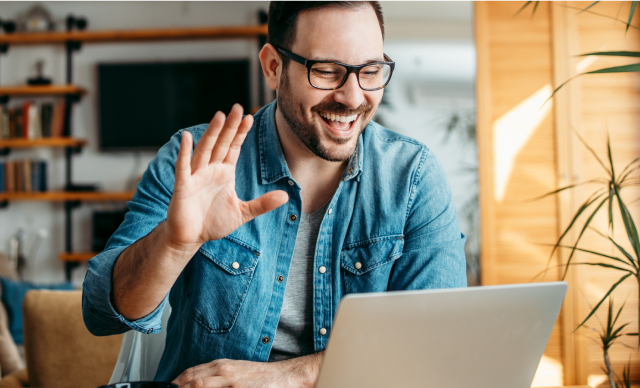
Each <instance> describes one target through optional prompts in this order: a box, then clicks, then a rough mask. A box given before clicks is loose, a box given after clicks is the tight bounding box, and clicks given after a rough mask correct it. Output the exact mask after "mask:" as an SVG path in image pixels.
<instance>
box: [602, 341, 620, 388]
mask: <svg viewBox="0 0 640 388" xmlns="http://www.w3.org/2000/svg"><path fill="white" fill-rule="evenodd" d="M604 365H605V366H606V367H607V375H608V376H609V385H610V386H611V388H617V386H616V381H615V379H614V378H613V369H611V362H610V361H609V351H608V350H607V349H604Z"/></svg>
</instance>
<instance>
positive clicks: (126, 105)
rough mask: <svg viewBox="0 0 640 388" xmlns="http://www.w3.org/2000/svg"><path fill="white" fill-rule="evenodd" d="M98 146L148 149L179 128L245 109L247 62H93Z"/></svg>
mask: <svg viewBox="0 0 640 388" xmlns="http://www.w3.org/2000/svg"><path fill="white" fill-rule="evenodd" d="M98 83H99V85H98V88H99V107H100V119H99V121H100V149H101V150H103V151H115V150H145V149H149V150H153V149H158V148H160V147H161V146H162V145H164V144H165V143H166V142H167V141H169V139H170V138H171V136H172V135H173V134H174V133H176V132H177V131H178V130H180V129H182V128H187V127H190V126H193V125H196V124H202V123H208V122H209V121H211V118H212V117H213V115H214V114H215V112H217V111H219V110H221V111H223V112H224V113H225V114H228V113H229V111H230V110H231V107H232V106H233V104H235V103H239V104H240V105H242V106H243V108H244V110H245V112H249V105H250V88H249V61H248V60H237V61H216V62H180V63H133V64H99V65H98Z"/></svg>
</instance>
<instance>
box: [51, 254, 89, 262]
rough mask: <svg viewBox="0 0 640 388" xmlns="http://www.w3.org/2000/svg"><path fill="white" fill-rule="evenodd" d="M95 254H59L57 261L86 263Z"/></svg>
mask: <svg viewBox="0 0 640 388" xmlns="http://www.w3.org/2000/svg"><path fill="white" fill-rule="evenodd" d="M96 255H97V253H95V252H72V253H67V252H64V253H61V254H59V255H58V259H59V260H60V261H64V262H70V263H77V262H87V261H89V260H91V259H92V258H93V257H94V256H96Z"/></svg>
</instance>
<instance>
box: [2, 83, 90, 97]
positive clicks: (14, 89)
mask: <svg viewBox="0 0 640 388" xmlns="http://www.w3.org/2000/svg"><path fill="white" fill-rule="evenodd" d="M86 93H87V91H86V89H84V88H81V87H80V86H76V85H37V86H36V85H15V86H0V96H64V95H67V94H75V95H78V96H82V95H84V94H86Z"/></svg>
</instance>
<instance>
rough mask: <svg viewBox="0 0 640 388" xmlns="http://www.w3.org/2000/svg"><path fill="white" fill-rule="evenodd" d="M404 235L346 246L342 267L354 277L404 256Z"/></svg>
mask: <svg viewBox="0 0 640 388" xmlns="http://www.w3.org/2000/svg"><path fill="white" fill-rule="evenodd" d="M403 246H404V237H403V236H402V235H394V236H385V237H376V238H371V239H368V240H365V241H360V242H357V243H351V244H347V245H345V247H344V248H343V249H342V254H341V256H342V257H341V259H340V265H341V266H342V268H343V269H344V270H346V271H349V272H351V273H352V274H354V275H362V274H364V273H367V272H369V271H371V270H372V269H375V268H377V267H379V266H381V265H383V264H385V263H388V262H390V261H393V260H395V259H397V258H398V257H400V256H401V255H402V247H403Z"/></svg>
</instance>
